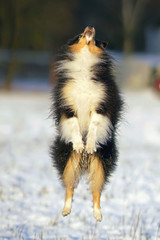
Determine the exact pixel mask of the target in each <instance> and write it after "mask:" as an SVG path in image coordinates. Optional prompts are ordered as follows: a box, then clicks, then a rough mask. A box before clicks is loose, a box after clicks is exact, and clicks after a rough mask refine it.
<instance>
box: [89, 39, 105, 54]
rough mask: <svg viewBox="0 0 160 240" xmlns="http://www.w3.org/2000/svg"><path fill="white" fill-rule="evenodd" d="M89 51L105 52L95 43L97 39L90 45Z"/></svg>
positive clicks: (95, 52) (94, 52)
mask: <svg viewBox="0 0 160 240" xmlns="http://www.w3.org/2000/svg"><path fill="white" fill-rule="evenodd" d="M88 48H89V51H90V52H91V53H93V54H96V55H98V54H101V53H103V50H102V49H101V48H99V47H97V46H96V45H95V41H94V40H92V41H91V42H90V43H89V45H88Z"/></svg>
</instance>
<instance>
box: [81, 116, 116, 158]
mask: <svg viewBox="0 0 160 240" xmlns="http://www.w3.org/2000/svg"><path fill="white" fill-rule="evenodd" d="M111 129H112V124H111V122H110V120H109V118H108V117H107V116H106V115H102V114H98V113H97V112H92V114H91V119H90V125H89V129H88V134H87V142H86V151H87V152H88V153H90V154H93V153H94V152H96V150H97V146H98V144H99V143H104V142H105V141H106V140H107V138H108V135H109V133H110V131H111Z"/></svg>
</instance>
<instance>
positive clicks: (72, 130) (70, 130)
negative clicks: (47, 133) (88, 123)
mask: <svg viewBox="0 0 160 240" xmlns="http://www.w3.org/2000/svg"><path fill="white" fill-rule="evenodd" d="M60 131H61V137H62V139H64V140H65V142H66V143H68V142H72V144H73V150H75V151H76V152H77V153H81V152H82V151H83V148H84V145H83V141H82V136H81V133H80V127H79V123H78V119H77V117H75V116H74V117H70V118H67V117H66V116H65V115H63V117H62V118H61V121H60Z"/></svg>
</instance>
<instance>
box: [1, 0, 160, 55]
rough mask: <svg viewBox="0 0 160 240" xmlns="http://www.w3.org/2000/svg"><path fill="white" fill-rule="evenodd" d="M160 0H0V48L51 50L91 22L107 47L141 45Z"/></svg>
mask: <svg viewBox="0 0 160 240" xmlns="http://www.w3.org/2000/svg"><path fill="white" fill-rule="evenodd" d="M159 11H160V1H159V0H80V1H78V0H0V48H6V49H11V50H14V49H28V50H51V51H54V50H55V49H56V48H57V47H59V46H60V45H61V44H62V43H64V42H65V41H66V40H67V39H68V38H70V37H72V36H74V35H76V34H78V33H79V32H81V31H83V28H84V27H85V26H86V25H88V24H92V25H94V26H95V28H96V30H97V37H98V38H99V39H102V40H106V41H107V42H108V47H109V48H110V49H116V50H124V51H125V52H132V51H134V50H143V49H144V31H145V29H146V27H148V26H160V14H159Z"/></svg>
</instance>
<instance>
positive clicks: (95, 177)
mask: <svg viewBox="0 0 160 240" xmlns="http://www.w3.org/2000/svg"><path fill="white" fill-rule="evenodd" d="M88 170H89V171H88V173H89V183H90V184H91V185H90V189H91V192H92V196H93V213H94V217H95V219H96V220H97V221H102V215H101V209H100V197H101V191H102V188H103V185H104V182H105V180H104V169H103V166H102V163H101V161H100V159H99V157H97V156H95V155H92V156H90V165H89V169H88Z"/></svg>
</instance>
